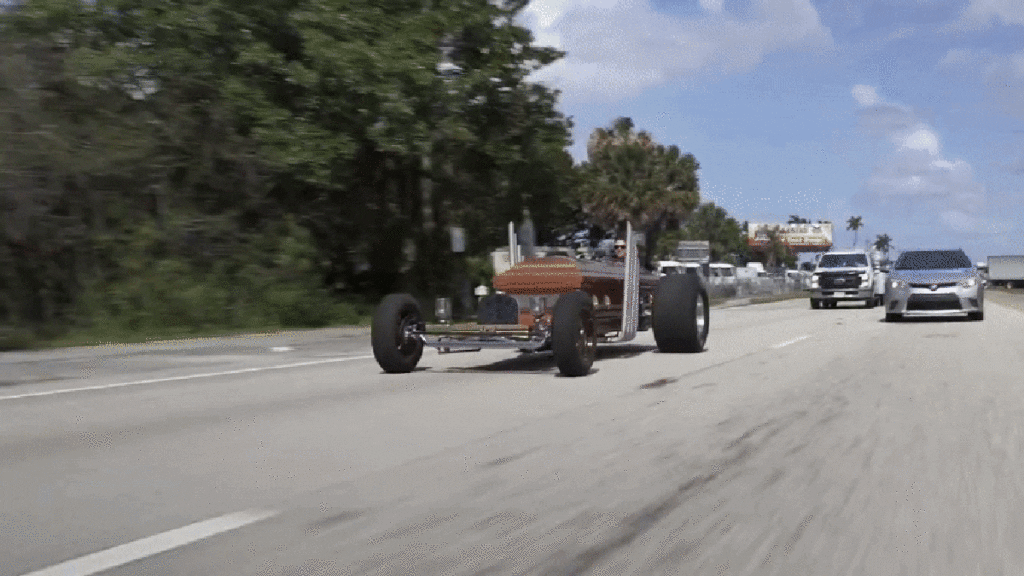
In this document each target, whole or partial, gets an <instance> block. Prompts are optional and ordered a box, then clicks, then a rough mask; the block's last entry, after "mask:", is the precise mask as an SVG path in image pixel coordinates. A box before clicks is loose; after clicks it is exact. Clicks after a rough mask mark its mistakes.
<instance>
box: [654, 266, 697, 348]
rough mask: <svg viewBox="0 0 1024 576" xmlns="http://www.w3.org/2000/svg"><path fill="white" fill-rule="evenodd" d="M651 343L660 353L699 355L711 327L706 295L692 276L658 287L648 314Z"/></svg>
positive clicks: (668, 279) (665, 280) (668, 280)
mask: <svg viewBox="0 0 1024 576" xmlns="http://www.w3.org/2000/svg"><path fill="white" fill-rule="evenodd" d="M651 320H652V324H653V325H652V328H653V332H654V341H655V342H656V343H657V344H658V350H660V351H662V352H700V351H701V350H703V349H704V343H705V342H706V341H707V337H708V329H709V327H710V325H711V322H710V320H711V316H710V306H709V304H708V291H707V289H706V288H705V287H704V285H703V284H702V283H701V281H700V278H699V277H698V276H696V275H694V274H683V275H679V276H667V277H665V278H662V279H661V281H660V282H659V283H658V291H657V292H656V293H655V295H654V310H653V314H652V318H651Z"/></svg>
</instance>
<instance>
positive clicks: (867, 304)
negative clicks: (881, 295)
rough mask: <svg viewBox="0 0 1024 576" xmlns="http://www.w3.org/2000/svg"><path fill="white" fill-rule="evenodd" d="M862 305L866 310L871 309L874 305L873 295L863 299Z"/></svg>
mask: <svg viewBox="0 0 1024 576" xmlns="http://www.w3.org/2000/svg"><path fill="white" fill-rule="evenodd" d="M864 307H865V308H867V309H868V310H871V309H872V308H874V307H875V297H874V296H872V297H871V298H868V299H867V300H865V301H864Z"/></svg>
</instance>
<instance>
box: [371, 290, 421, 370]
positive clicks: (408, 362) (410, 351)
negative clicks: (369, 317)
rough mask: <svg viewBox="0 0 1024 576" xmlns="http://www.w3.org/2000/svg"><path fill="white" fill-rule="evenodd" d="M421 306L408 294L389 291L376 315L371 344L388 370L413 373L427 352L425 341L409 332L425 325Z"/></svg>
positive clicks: (378, 358) (379, 361)
mask: <svg viewBox="0 0 1024 576" xmlns="http://www.w3.org/2000/svg"><path fill="white" fill-rule="evenodd" d="M421 318H422V315H421V314H420V305H419V303H417V302H416V299H415V298H413V297H412V296H410V295H408V294H388V295H387V296H386V297H385V298H384V300H382V301H381V303H380V305H379V306H377V310H376V312H374V314H373V324H372V325H371V326H370V343H371V345H372V346H373V357H374V358H376V359H377V364H380V367H381V368H383V369H384V371H385V372H388V373H391V374H403V373H406V372H412V371H413V369H414V368H416V364H417V363H418V362H419V361H420V356H422V355H423V341H422V340H420V339H419V338H407V337H406V335H405V331H406V330H407V329H408V328H410V327H416V326H420V325H421V324H422V320H421Z"/></svg>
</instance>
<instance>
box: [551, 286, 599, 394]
mask: <svg viewBox="0 0 1024 576" xmlns="http://www.w3.org/2000/svg"><path fill="white" fill-rule="evenodd" d="M551 315H552V318H551V350H552V351H553V352H554V354H555V363H556V364H558V370H559V371H560V372H561V373H562V374H563V375H565V376H585V375H586V374H589V373H590V368H591V367H592V366H593V365H594V357H595V356H596V355H597V334H596V332H595V331H594V302H593V299H592V298H591V296H590V294H587V293H586V292H583V291H581V290H577V291H575V292H572V293H571V294H566V295H564V296H561V297H559V298H558V301H557V302H555V308H554V310H552V311H551Z"/></svg>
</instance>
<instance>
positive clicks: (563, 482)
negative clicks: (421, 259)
mask: <svg viewBox="0 0 1024 576" xmlns="http://www.w3.org/2000/svg"><path fill="white" fill-rule="evenodd" d="M882 316H883V314H882V311H881V309H880V308H876V309H874V310H865V309H861V308H839V309H837V310H810V309H809V306H808V303H807V300H805V299H801V300H793V301H786V302H779V303H774V304H764V305H756V306H744V307H733V308H726V309H714V310H713V311H712V316H711V322H712V326H711V336H710V338H709V342H708V346H707V350H706V351H705V352H703V353H701V354H695V355H670V354H660V353H658V352H657V351H656V349H655V347H654V345H653V339H652V338H651V336H650V334H649V333H642V334H641V335H640V337H639V338H638V339H637V340H636V341H635V342H634V343H631V344H626V345H616V346H607V347H604V348H602V349H600V351H599V356H598V360H597V362H596V363H595V370H594V372H593V373H592V374H591V375H590V376H588V377H584V378H562V377H559V376H558V375H557V368H556V367H555V366H554V362H553V360H552V359H551V357H550V356H549V355H534V356H518V355H516V354H514V353H511V352H503V351H484V352H479V353H460V354H449V355H438V354H437V353H436V352H434V351H433V350H428V351H426V352H425V354H424V358H423V360H422V361H421V363H420V368H421V369H420V370H418V371H417V372H415V373H413V374H409V375H385V374H382V373H381V371H380V370H379V368H378V367H377V365H376V363H375V362H374V361H373V359H372V356H371V355H370V349H369V342H368V335H367V333H366V331H360V330H327V331H310V332H294V333H286V334H272V335H263V336H249V337H244V338H227V339H225V338H220V339H207V340H199V341H192V342H167V343H156V344H147V345H136V346H120V347H96V348H84V349H74V350H58V351H50V352H32V353H6V354H2V355H0V486H2V491H0V576H7V575H25V574H31V575H33V576H56V575H58V574H61V575H65V574H76V575H79V576H85V575H88V574H99V573H102V574H117V575H128V574H132V575H138V574H183V575H184V574H188V575H197V574H217V575H235V574H237V575H264V574H265V575H303V576H314V575H327V574H374V575H384V574H389V575H398V574H403V575H404V574H429V575H434V574H460V575H462V574H465V575H484V574H488V575H490V574H543V575H549V574H550V575H563V574H615V575H618V574H680V575H704V574H708V575H724V574H767V575H772V574H778V575H791V574H822V575H831V574H837V575H838V574H843V575H845V574H865V575H873V576H874V575H886V574H893V575H904V574H913V575H916V574H921V575H933V574H935V575H939V574H942V575H945V574H949V575H957V576H962V575H966V574H984V575H986V576H988V575H995V574H1007V575H1009V574H1021V573H1024V547H1022V546H1021V545H1020V543H1021V542H1024V494H1022V492H1024V482H1022V480H1021V479H1022V478H1024V458H1022V455H1024V436H1022V428H1024V387H1022V386H1021V385H1020V382H1021V376H1020V375H1021V374H1022V373H1024V346H1022V345H1021V344H1022V340H1024V334H1022V328H1024V306H1022V305H1021V300H1019V299H1018V296H1017V295H1009V294H997V293H995V292H990V293H989V294H988V298H987V302H986V319H985V321H984V322H967V321H961V320H958V319H957V320H945V319H943V320H922V321H913V322H904V323H899V324H886V323H884V322H882Z"/></svg>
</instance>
